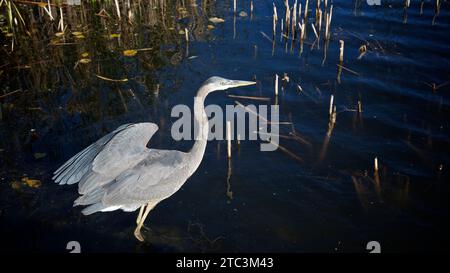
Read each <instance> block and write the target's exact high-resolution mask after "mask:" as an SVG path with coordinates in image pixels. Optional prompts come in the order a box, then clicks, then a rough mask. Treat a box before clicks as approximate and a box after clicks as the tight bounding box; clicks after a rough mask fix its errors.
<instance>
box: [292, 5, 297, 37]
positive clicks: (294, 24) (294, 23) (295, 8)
mask: <svg viewBox="0 0 450 273" xmlns="http://www.w3.org/2000/svg"><path fill="white" fill-rule="evenodd" d="M292 12H293V15H292V31H291V32H292V39H295V28H296V27H297V0H295V2H294V7H293V8H292Z"/></svg>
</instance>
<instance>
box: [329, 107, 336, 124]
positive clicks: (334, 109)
mask: <svg viewBox="0 0 450 273" xmlns="http://www.w3.org/2000/svg"><path fill="white" fill-rule="evenodd" d="M336 115H337V113H336V105H335V106H334V107H333V113H331V119H330V123H331V124H335V123H336Z"/></svg>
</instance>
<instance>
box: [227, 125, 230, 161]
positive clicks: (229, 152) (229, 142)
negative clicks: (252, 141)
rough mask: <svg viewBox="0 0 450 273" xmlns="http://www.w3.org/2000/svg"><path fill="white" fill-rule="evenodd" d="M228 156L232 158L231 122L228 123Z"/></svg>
mask: <svg viewBox="0 0 450 273" xmlns="http://www.w3.org/2000/svg"><path fill="white" fill-rule="evenodd" d="M227 155H228V158H231V122H230V121H227Z"/></svg>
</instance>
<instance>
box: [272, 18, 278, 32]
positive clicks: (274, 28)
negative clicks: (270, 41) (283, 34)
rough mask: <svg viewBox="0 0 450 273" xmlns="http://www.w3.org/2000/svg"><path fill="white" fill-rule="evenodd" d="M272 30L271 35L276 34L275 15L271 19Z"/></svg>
mask: <svg viewBox="0 0 450 273" xmlns="http://www.w3.org/2000/svg"><path fill="white" fill-rule="evenodd" d="M272 32H273V36H275V35H276V34H277V20H276V18H275V15H274V16H273V21H272Z"/></svg>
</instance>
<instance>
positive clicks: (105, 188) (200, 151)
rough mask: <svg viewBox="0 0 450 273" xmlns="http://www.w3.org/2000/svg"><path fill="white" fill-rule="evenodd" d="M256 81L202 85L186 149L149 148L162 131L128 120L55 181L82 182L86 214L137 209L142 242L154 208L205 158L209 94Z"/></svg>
mask: <svg viewBox="0 0 450 273" xmlns="http://www.w3.org/2000/svg"><path fill="white" fill-rule="evenodd" d="M252 84H255V82H251V81H238V80H229V79H224V78H221V77H211V78H209V79H208V80H206V81H205V82H204V83H203V84H202V86H201V87H200V89H199V90H198V91H197V95H196V97H195V100H194V122H195V123H196V125H197V126H196V127H195V128H198V132H197V139H196V141H195V143H194V146H193V147H192V148H191V150H190V151H189V152H187V153H185V152H181V151H174V150H160V149H152V148H147V143H148V141H149V139H150V138H151V137H152V136H153V134H154V133H155V132H156V131H157V130H158V126H157V125H156V124H154V123H150V122H144V123H133V124H124V125H122V126H120V127H118V128H117V129H116V130H114V131H113V132H111V133H109V134H107V135H105V136H104V137H102V138H100V139H99V140H98V141H96V142H95V143H93V144H91V145H90V146H89V147H87V148H85V149H84V150H82V151H81V152H79V153H78V154H76V155H75V156H73V157H72V158H71V159H69V160H68V161H67V162H65V163H64V164H63V165H62V166H61V167H60V168H58V169H57V170H56V171H55V172H54V176H53V180H54V181H55V182H56V183H58V184H60V185H64V184H68V185H70V184H75V183H78V193H79V194H80V196H79V197H78V199H76V200H75V202H74V206H78V205H83V206H87V207H85V208H84V209H83V210H82V213H83V214H84V215H89V214H92V213H95V212H98V211H102V212H105V211H113V210H118V209H122V210H123V211H128V212H130V211H135V210H137V209H139V214H138V217H137V219H136V224H137V226H136V229H135V231H134V235H135V237H136V238H137V239H138V240H140V241H144V238H143V237H142V234H141V231H140V230H141V228H142V225H143V224H144V221H145V219H146V218H147V215H148V213H149V212H150V210H152V209H153V208H154V207H155V206H156V205H157V204H158V203H159V202H161V201H162V200H164V199H166V198H168V197H170V196H171V195H172V194H174V193H175V192H177V191H178V190H179V189H180V188H181V186H182V185H183V184H184V183H185V182H186V180H187V179H188V178H189V177H190V176H191V175H192V174H193V173H194V172H195V171H196V170H197V168H198V166H199V165H200V162H201V161H202V158H203V155H204V153H205V149H206V143H207V139H208V132H209V124H208V118H207V116H206V112H205V105H204V101H205V98H206V96H207V95H208V94H209V93H211V92H213V91H218V90H226V89H228V88H233V87H239V86H246V85H252Z"/></svg>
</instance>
